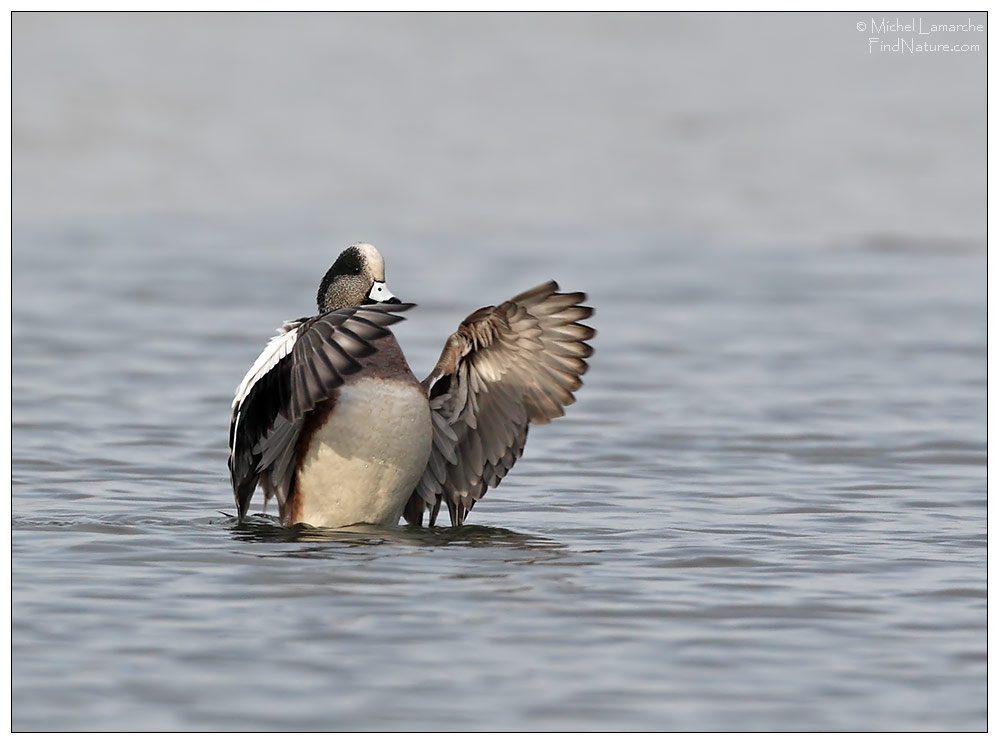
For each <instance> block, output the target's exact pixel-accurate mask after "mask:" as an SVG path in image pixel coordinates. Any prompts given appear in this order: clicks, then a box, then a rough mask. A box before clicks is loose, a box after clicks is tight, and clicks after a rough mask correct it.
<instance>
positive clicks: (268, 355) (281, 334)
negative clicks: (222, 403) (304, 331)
mask: <svg viewBox="0 0 999 744" xmlns="http://www.w3.org/2000/svg"><path fill="white" fill-rule="evenodd" d="M300 325H302V321H300V320H289V321H288V322H286V323H285V324H284V325H283V326H281V327H280V328H278V332H277V335H275V336H273V337H272V338H271V340H270V341H269V342H268V344H267V346H265V347H264V350H263V351H262V352H260V356H258V357H257V361H255V362H254V363H253V366H252V367H250V371H249V372H247V373H246V375H245V376H244V377H243V381H242V382H241V383H239V387H238V388H236V396H235V397H234V398H233V399H232V408H233V410H236V408H237V406H239V404H240V403H241V402H242V401H243V398H245V397H246V394H247V393H248V392H250V390H251V389H252V388H253V386H254V385H256V384H257V382H258V381H259V380H260V378H261V377H263V376H264V375H266V374H267V373H268V372H270V371H271V370H272V369H273V368H274V365H275V364H277V363H278V362H280V361H281V360H282V359H284V358H285V357H286V356H288V354H290V353H291V350H292V348H294V346H295V341H297V340H298V328H299V326H300Z"/></svg>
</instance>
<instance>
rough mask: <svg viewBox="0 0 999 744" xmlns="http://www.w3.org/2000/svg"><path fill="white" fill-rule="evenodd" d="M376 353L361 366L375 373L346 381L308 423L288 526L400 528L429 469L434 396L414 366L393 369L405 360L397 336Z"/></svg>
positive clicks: (379, 343) (379, 344) (382, 343)
mask: <svg viewBox="0 0 999 744" xmlns="http://www.w3.org/2000/svg"><path fill="white" fill-rule="evenodd" d="M375 346H376V347H379V350H378V351H377V352H376V353H375V354H374V355H373V356H371V357H368V358H367V359H365V360H363V361H362V366H363V367H364V368H365V369H366V370H369V374H366V375H363V374H362V375H358V376H357V377H356V379H351V380H347V381H345V382H344V384H343V385H342V386H341V387H339V388H337V389H336V391H335V393H336V394H335V395H334V396H333V398H332V399H331V401H329V402H328V403H327V404H325V405H323V406H321V407H320V408H318V409H317V410H315V411H314V412H313V413H312V414H311V415H310V417H309V419H308V420H307V422H306V424H305V427H304V431H303V433H302V436H301V438H300V440H299V443H298V447H299V450H300V455H299V458H298V467H297V470H296V473H295V485H294V489H293V491H292V494H291V499H290V503H289V506H288V508H287V511H288V514H287V518H286V519H285V521H286V522H288V523H290V524H297V523H305V524H311V525H317V526H324V527H343V526H347V525H351V524H360V523H364V524H380V525H393V524H398V523H399V520H400V519H401V518H402V513H403V509H404V508H405V506H406V502H407V501H409V497H410V496H411V495H412V494H413V490H414V489H415V488H416V484H417V483H418V481H419V479H420V476H421V475H422V474H423V471H424V469H425V468H426V466H427V461H428V460H429V459H430V445H431V440H432V435H431V421H430V403H429V401H428V399H427V392H426V390H425V389H424V388H423V386H422V385H420V383H419V381H418V380H417V379H416V377H415V375H413V373H412V371H410V369H409V366H408V365H405V367H402V366H399V365H395V364H386V361H387V360H391V359H393V358H400V359H401V358H402V351H401V349H399V345H398V344H397V343H396V340H395V338H394V337H393V336H389V337H387V338H385V339H382V340H379V341H376V342H375ZM369 360H370V361H369ZM365 362H367V364H365ZM403 364H405V361H404V360H403Z"/></svg>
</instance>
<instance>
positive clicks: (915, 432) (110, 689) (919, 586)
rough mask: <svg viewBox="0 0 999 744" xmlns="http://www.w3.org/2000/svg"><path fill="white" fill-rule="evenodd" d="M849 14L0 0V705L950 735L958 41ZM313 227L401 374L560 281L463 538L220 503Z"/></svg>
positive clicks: (969, 195) (977, 214)
mask: <svg viewBox="0 0 999 744" xmlns="http://www.w3.org/2000/svg"><path fill="white" fill-rule="evenodd" d="M915 17H917V18H920V19H921V20H922V21H923V22H924V23H926V24H928V23H931V22H941V21H943V20H950V21H951V22H957V20H956V19H955V18H954V16H942V15H940V14H923V15H922V16H918V14H917V15H916V16H915ZM880 18H881V16H879V15H878V16H875V18H874V19H875V20H878V19H880ZM893 18H894V17H893ZM958 18H959V19H963V17H958ZM871 20H872V19H871V17H870V15H863V14H833V15H790V16H788V15H777V14H766V15H744V14H740V15H724V16H707V15H687V16H676V15H645V16H618V15H597V16H573V15H534V16H520V15H503V16H490V15H474V16H431V15H406V16H366V15H323V16H281V15H266V16H241V15H207V14H206V15H197V16H185V15H171V16H156V15H140V16H118V15H111V14H101V15H90V16H71V15H60V16H43V15H27V14H21V13H18V14H15V15H14V17H13V73H12V78H13V119H12V125H13V132H12V136H13V246H12V271H13V282H12V283H13V304H12V312H13V318H12V334H13V343H12V350H13V363H12V367H13V377H12V409H13V410H12V419H13V421H12V470H13V472H12V497H13V501H12V648H11V652H12V656H11V663H12V680H11V681H12V726H13V728H14V729H15V730H42V729H134V730H147V729H165V730H175V729H180V730H189V729H212V730H215V729H220V730H229V729H323V730H325V729H334V730H353V729H370V730H383V729H416V730H423V729H472V730H481V729H485V730H495V729H514V730H520V729H536V730H550V729H598V730H603V729H625V730H632V729H638V730H668V729H684V730H702V729H711V730H714V729H764V730H765V729H775V730H801V729H806V730H808V729H819V730H844V729H845V730H849V729H871V730H982V729H984V728H985V725H986V571H985V554H986V523H985V517H986V478H985V475H986V408H985V398H986V278H985V263H986V261H985V259H986V253H985V228H986V201H985V175H986V164H985V136H986V110H985V51H984V50H985V35H984V34H975V33H964V34H960V33H959V34H955V35H951V36H950V37H949V38H940V40H941V41H952V42H959V43H964V42H970V43H979V44H981V45H982V48H981V51H979V52H977V53H976V52H969V53H966V54H950V55H945V54H936V55H933V54H930V55H922V56H920V55H901V54H894V55H892V54H880V53H878V54H871V53H869V51H868V43H867V41H866V40H867V38H868V37H869V36H870V34H869V33H863V32H861V31H859V30H858V23H861V22H864V23H869V22H870V21H871ZM975 20H976V22H981V23H985V18H984V15H978V16H975ZM906 22H907V21H906ZM903 35H906V34H903ZM906 36H907V35H906ZM355 240H368V241H370V242H373V243H375V244H376V245H377V246H379V248H381V250H382V252H383V253H384V255H385V257H386V260H387V267H388V279H389V285H390V286H391V287H392V288H393V290H394V291H395V292H396V294H398V295H399V296H401V297H402V298H403V299H405V300H407V301H414V302H417V303H419V307H418V308H416V309H415V310H414V311H412V312H411V313H409V315H408V319H407V321H406V322H405V323H402V324H401V325H399V326H397V329H398V331H397V335H398V337H399V338H400V341H401V343H402V345H403V348H404V349H405V350H406V352H407V355H408V357H409V360H410V362H411V364H412V366H413V368H414V370H415V371H416V373H417V375H418V376H420V377H422V376H423V375H424V374H425V373H426V372H427V371H428V370H429V368H430V366H431V365H432V364H433V362H434V361H435V359H436V356H437V354H438V353H439V350H440V347H441V345H442V343H443V340H444V338H445V337H446V335H447V334H448V333H450V332H451V331H452V330H454V328H455V327H456V325H457V323H458V322H459V321H460V320H461V319H462V318H463V317H464V316H465V315H466V314H467V313H468V312H470V311H471V310H473V309H475V308H477V307H479V306H481V305H483V304H489V303H494V302H498V301H501V300H503V299H506V298H507V297H509V296H511V295H513V294H515V293H516V292H519V291H521V290H523V289H526V288H527V287H530V286H533V285H534V284H537V283H539V282H541V281H544V280H547V279H549V278H556V279H557V280H558V281H559V282H560V283H561V284H562V286H563V287H564V288H566V289H569V290H580V289H581V290H585V291H586V292H588V293H589V301H590V304H592V305H593V306H594V307H595V308H596V315H595V317H594V318H593V324H594V326H595V327H596V328H597V329H598V335H597V337H596V339H595V340H594V346H595V348H596V354H595V356H594V357H593V359H592V360H591V361H592V367H591V370H590V371H589V373H588V374H587V375H586V377H585V385H584V387H583V388H582V390H581V391H580V393H579V394H578V403H577V404H576V405H575V406H573V407H572V408H570V409H569V411H568V415H567V416H566V417H565V418H564V419H561V420H559V421H557V422H554V423H553V424H551V425H549V426H546V427H538V428H535V429H533V430H532V432H531V436H530V438H529V441H528V446H527V450H526V453H525V455H524V457H523V458H522V460H521V461H520V462H519V463H518V464H517V466H516V467H515V469H514V470H513V472H512V473H511V475H510V476H509V477H508V479H507V480H506V481H504V483H503V484H502V486H501V487H500V488H499V489H497V490H495V491H491V492H490V493H489V494H487V496H486V498H485V499H484V500H483V501H482V502H481V503H480V504H479V505H478V506H477V507H476V509H475V510H474V511H473V512H472V514H471V516H470V520H469V521H470V523H471V524H470V525H469V526H467V527H465V528H463V529H460V530H451V529H449V528H447V527H444V528H438V529H434V530H429V529H412V528H403V527H399V528H396V529H370V530H365V529H357V530H354V531H351V532H347V533H332V532H323V531H317V530H296V531H285V530H282V529H280V528H278V527H277V526H276V525H275V524H274V521H273V511H274V510H273V506H272V507H271V509H270V512H271V517H270V518H266V517H260V518H257V519H255V520H254V522H253V523H252V524H250V525H247V526H243V527H239V526H237V525H235V523H234V522H233V520H232V519H231V518H229V517H227V516H225V514H224V513H228V514H231V513H232V503H231V493H230V491H229V488H228V482H227V473H226V469H225V457H226V435H227V426H228V416H229V402H230V400H231V395H232V391H233V389H234V388H235V385H236V383H237V382H238V381H239V379H240V377H241V376H242V374H243V373H244V371H245V370H246V368H247V367H248V365H249V364H250V363H251V362H252V361H253V359H254V357H255V356H256V354H257V353H258V352H259V350H260V348H262V345H263V343H264V342H265V341H266V339H267V338H268V337H269V335H270V334H271V332H272V331H273V329H274V327H275V326H276V325H277V324H279V323H280V322H281V321H282V320H284V319H286V318H292V317H298V316H301V315H303V314H307V313H309V312H310V311H311V310H312V306H313V301H314V300H313V298H314V296H315V288H316V285H317V283H318V280H319V279H320V277H321V276H322V274H323V273H324V272H325V270H326V268H327V267H328V265H329V263H330V262H331V261H332V260H333V258H334V257H335V255H336V254H337V252H338V251H339V250H341V249H342V248H343V247H345V246H346V245H348V244H349V243H350V242H353V241H355ZM259 507H260V501H259V499H258V500H257V502H256V504H255V508H258V509H259ZM445 522H446V520H445Z"/></svg>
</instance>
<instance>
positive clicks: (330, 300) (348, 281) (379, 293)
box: [316, 243, 399, 313]
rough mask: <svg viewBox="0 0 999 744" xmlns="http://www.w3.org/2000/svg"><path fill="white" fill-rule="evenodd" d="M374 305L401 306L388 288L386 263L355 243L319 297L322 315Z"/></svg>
mask: <svg viewBox="0 0 999 744" xmlns="http://www.w3.org/2000/svg"><path fill="white" fill-rule="evenodd" d="M372 302H399V298H397V297H396V296H395V295H394V294H392V292H391V290H389V288H388V286H387V285H386V284H385V261H384V259H382V254H381V253H379V252H378V249H377V248H375V247H374V246H373V245H371V244H370V243H354V245H352V246H350V248H348V249H347V250H345V251H344V252H343V253H341V254H340V255H339V257H338V258H337V260H336V261H335V262H334V263H333V265H332V266H330V270H329V271H327V272H326V276H324V277H323V280H322V282H321V283H320V284H319V292H318V294H317V295H316V303H317V304H318V305H319V312H321V313H328V312H330V311H331V310H338V309H340V308H342V307H352V306H353V305H365V304H369V303H372Z"/></svg>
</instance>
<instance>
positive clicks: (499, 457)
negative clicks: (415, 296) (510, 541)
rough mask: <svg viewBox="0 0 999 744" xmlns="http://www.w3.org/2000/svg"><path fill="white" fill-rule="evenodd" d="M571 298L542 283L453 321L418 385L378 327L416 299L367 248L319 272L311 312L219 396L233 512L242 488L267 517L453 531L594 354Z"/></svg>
mask: <svg viewBox="0 0 999 744" xmlns="http://www.w3.org/2000/svg"><path fill="white" fill-rule="evenodd" d="M585 301H586V294H585V293H583V292H561V291H560V290H559V286H558V284H557V283H556V282H555V281H548V282H546V283H544V284H540V285H538V286H536V287H534V288H533V289H528V290H527V291H525V292H522V293H520V294H518V295H516V296H515V297H513V298H511V299H509V300H507V301H506V302H503V303H500V304H498V305H489V306H487V307H482V308H479V309H478V310H476V311H475V312H473V313H472V314H470V315H469V316H468V317H466V318H465V319H464V320H463V321H462V322H461V324H460V325H459V326H458V330H457V331H455V332H454V333H453V334H451V335H450V336H449V337H448V339H447V341H446V342H445V343H444V348H443V350H442V351H441V354H440V357H439V359H438V361H437V364H436V365H435V366H434V368H433V369H432V370H431V372H430V374H429V375H428V376H427V377H426V378H424V379H423V380H422V381H420V380H418V379H417V378H416V376H415V375H414V374H413V371H412V370H411V369H410V367H409V364H408V363H407V361H406V357H405V355H404V354H403V352H402V349H401V348H400V347H399V344H398V342H397V341H396V338H395V336H394V335H393V334H392V331H391V327H392V326H393V325H395V324H396V323H398V322H400V321H402V320H403V319H404V316H403V313H406V312H407V311H409V310H411V309H412V308H414V307H416V305H415V304H414V303H407V302H403V301H401V300H400V299H399V298H398V297H396V296H395V295H394V294H393V293H392V292H391V291H390V290H389V288H388V285H387V284H386V281H385V261H384V259H383V258H382V255H381V253H380V252H379V251H378V250H377V249H376V248H375V247H374V246H373V245H371V244H370V243H363V242H361V243H355V244H353V245H351V246H349V247H348V248H347V249H346V250H344V251H343V252H342V253H340V255H339V256H338V257H337V259H336V260H335V261H334V263H333V264H332V266H330V268H329V270H328V271H327V272H326V274H325V275H324V276H323V278H322V281H321V282H320V284H319V290H318V292H317V295H316V304H317V308H318V313H317V314H316V315H313V316H311V317H303V318H299V319H297V320H292V321H287V322H285V323H284V324H283V325H282V326H281V327H280V328H279V329H278V332H277V334H276V335H275V336H273V337H272V338H271V340H270V342H269V343H267V344H266V346H265V347H264V349H263V351H262V352H261V353H260V355H259V356H258V357H257V359H256V361H255V362H254V363H253V364H252V365H251V367H250V369H249V370H248V371H247V372H246V374H245V375H244V377H243V379H242V381H241V382H240V383H239V385H238V386H237V388H236V394H235V396H234V398H233V401H232V417H231V421H230V426H229V460H228V464H229V475H230V482H231V484H232V489H233V496H234V499H235V502H236V508H237V510H238V520H239V522H241V523H242V522H243V521H244V520H245V519H246V517H247V512H248V510H249V507H250V503H251V500H252V497H253V494H254V492H255V491H256V490H257V488H258V486H259V487H260V488H261V490H262V491H263V496H264V508H265V509H266V506H267V503H268V502H269V501H270V500H271V499H272V498H274V499H276V500H277V504H278V514H279V518H280V521H281V523H282V524H283V525H285V526H292V525H298V524H304V525H309V526H312V527H320V528H342V527H348V526H352V525H358V524H371V525H386V526H387V525H397V524H399V522H400V520H401V519H405V520H406V522H407V523H408V524H411V525H419V526H422V525H423V520H424V517H425V516H426V517H427V523H428V525H429V526H431V527H433V526H435V525H436V522H437V517H438V514H439V512H440V508H441V504H442V503H443V504H446V505H447V509H448V513H449V515H450V518H451V525H452V526H454V527H460V526H462V525H463V524H465V520H466V518H467V517H468V514H469V512H470V511H471V510H472V508H473V507H474V506H475V504H476V503H477V502H478V501H479V500H480V499H481V498H482V497H483V495H485V493H486V491H487V490H488V489H490V488H495V487H496V486H498V485H499V483H500V481H501V480H502V479H503V478H504V477H505V476H506V474H507V473H508V472H509V471H510V469H511V468H512V467H513V465H514V463H515V462H516V461H517V460H518V459H519V458H520V457H521V455H522V454H523V452H524V446H525V444H526V441H527V433H528V429H529V427H530V426H531V425H532V424H545V423H548V422H549V421H551V420H552V419H555V418H558V417H560V416H562V415H563V414H564V413H565V407H566V406H568V405H570V404H572V403H573V402H574V401H575V396H574V395H573V393H575V392H576V391H577V390H579V388H580V387H581V386H582V376H583V374H584V373H585V372H586V371H587V369H588V364H587V362H586V361H585V360H586V359H587V358H588V357H590V356H591V355H592V353H593V347H592V346H591V345H590V344H588V343H587V341H589V340H590V339H592V338H593V336H594V335H595V330H594V329H593V328H592V327H590V326H588V325H584V324H583V323H581V322H580V321H582V320H585V319H587V318H589V317H591V316H592V315H593V308H592V307H588V306H585V305H583V304H582V303H583V302H585Z"/></svg>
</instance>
